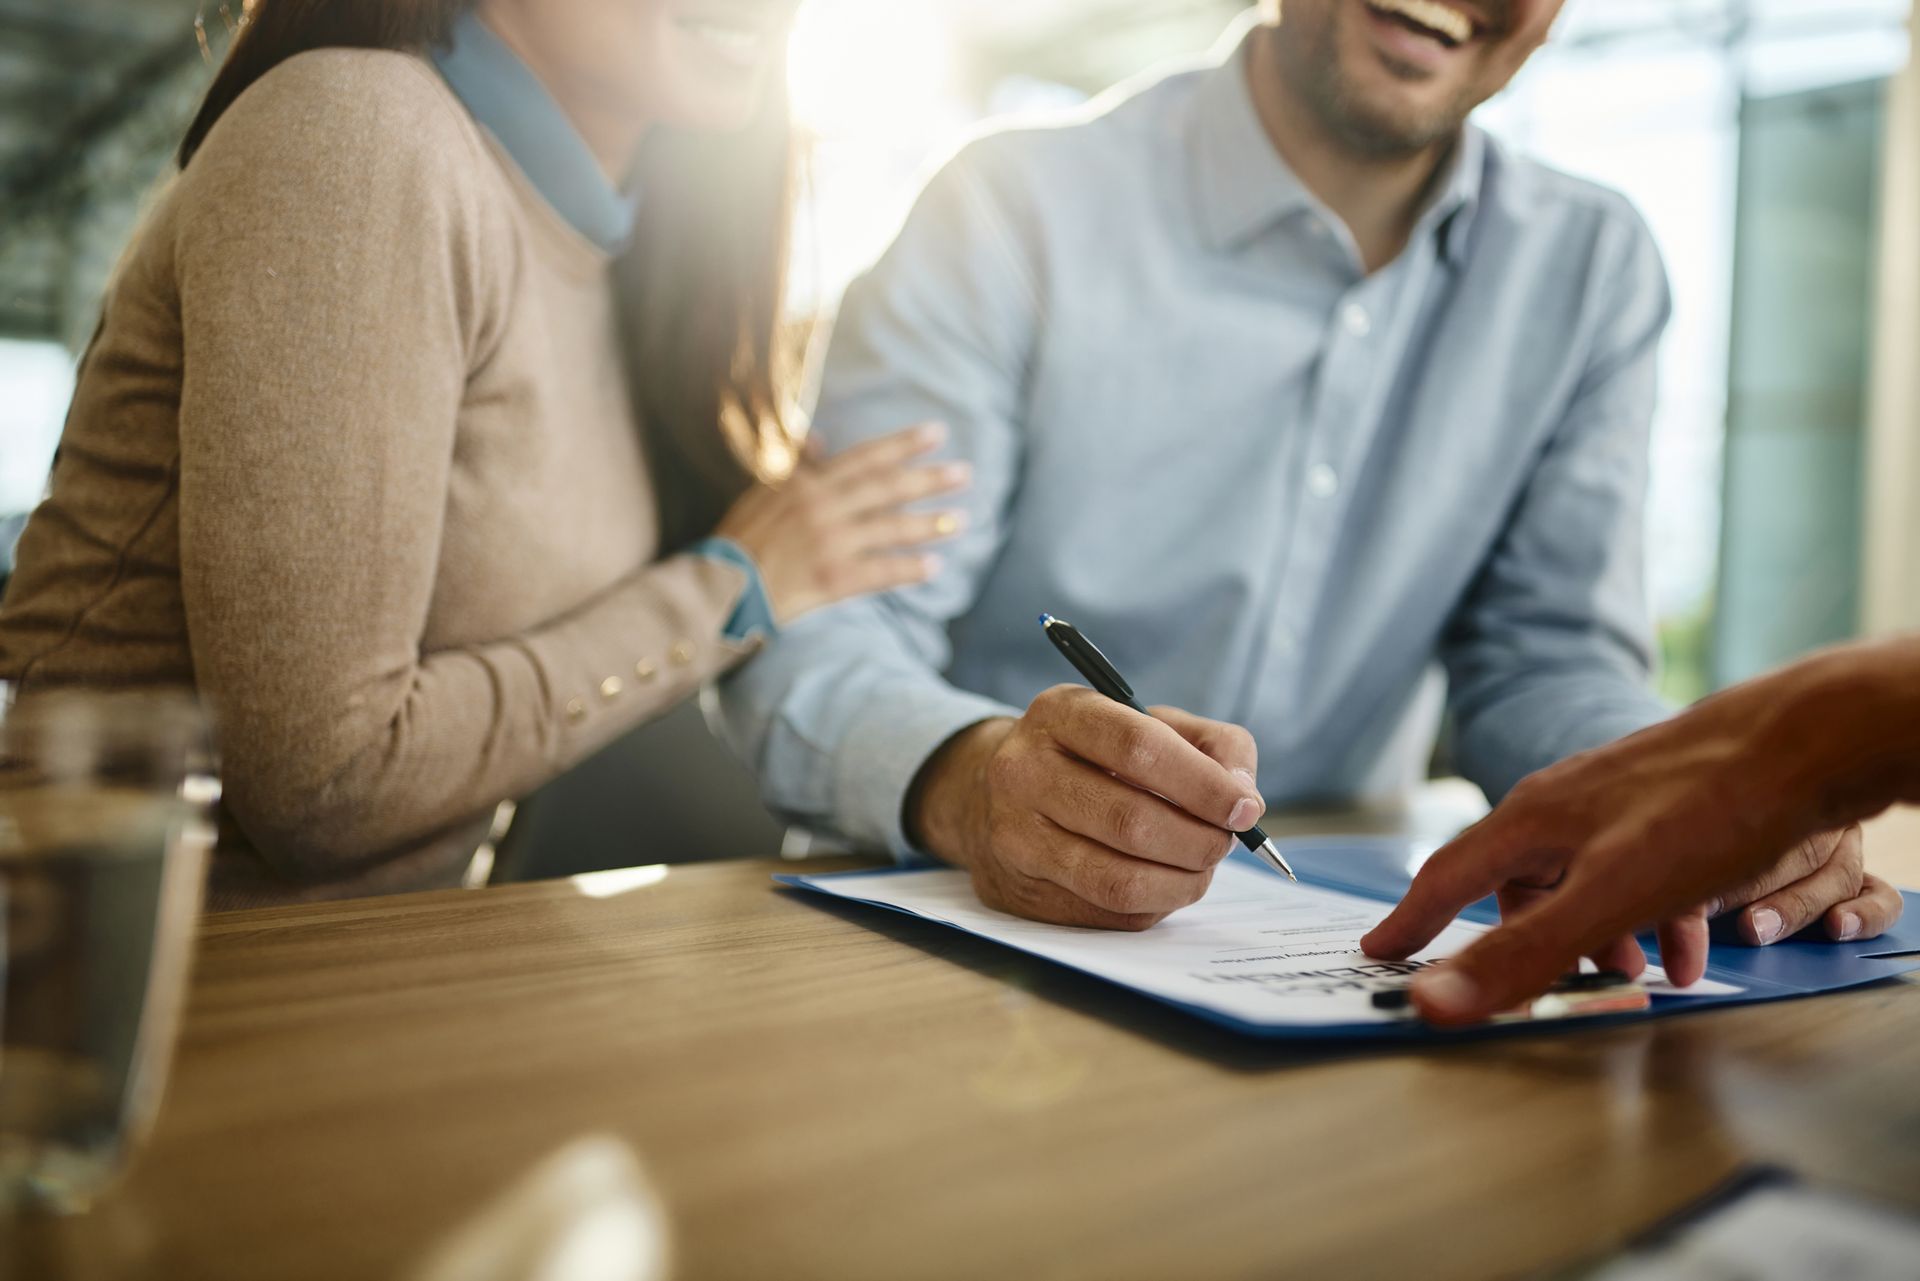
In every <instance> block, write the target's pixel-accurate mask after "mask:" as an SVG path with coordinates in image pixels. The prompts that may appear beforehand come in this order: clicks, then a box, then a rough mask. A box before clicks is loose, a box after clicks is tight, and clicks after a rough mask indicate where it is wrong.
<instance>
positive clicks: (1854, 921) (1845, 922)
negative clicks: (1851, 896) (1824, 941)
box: [1834, 912, 1860, 943]
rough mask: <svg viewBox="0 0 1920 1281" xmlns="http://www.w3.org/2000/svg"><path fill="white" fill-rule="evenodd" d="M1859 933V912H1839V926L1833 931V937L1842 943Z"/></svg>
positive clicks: (1857, 935) (1856, 936)
mask: <svg viewBox="0 0 1920 1281" xmlns="http://www.w3.org/2000/svg"><path fill="white" fill-rule="evenodd" d="M1859 935H1860V914H1859V913H1858V912H1842V913H1840V928H1839V929H1838V930H1836V931H1835V932H1834V938H1836V939H1838V940H1839V941H1840V942H1842V943H1844V942H1846V941H1847V940H1848V939H1850V938H1858V937H1859Z"/></svg>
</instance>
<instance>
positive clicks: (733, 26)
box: [679, 18, 760, 57]
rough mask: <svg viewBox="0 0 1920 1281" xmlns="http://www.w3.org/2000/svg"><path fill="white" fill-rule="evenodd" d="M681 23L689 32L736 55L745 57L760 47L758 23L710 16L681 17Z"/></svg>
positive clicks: (723, 50) (681, 27)
mask: <svg viewBox="0 0 1920 1281" xmlns="http://www.w3.org/2000/svg"><path fill="white" fill-rule="evenodd" d="M679 25H680V29H681V30H682V31H685V32H686V33H687V34H689V35H691V36H694V37H695V38H697V39H700V40H704V41H705V42H706V43H708V44H710V45H712V46H713V47H714V48H716V49H718V50H719V51H720V52H722V53H726V54H732V55H733V56H735V57H745V56H747V55H749V54H752V53H754V52H756V51H757V50H758V49H759V47H760V28H759V27H758V26H757V25H748V24H742V23H736V22H721V21H717V20H714V19H710V18H681V19H680V20H679Z"/></svg>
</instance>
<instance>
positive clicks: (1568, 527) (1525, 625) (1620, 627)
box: [1441, 209, 1671, 802]
mask: <svg viewBox="0 0 1920 1281" xmlns="http://www.w3.org/2000/svg"><path fill="white" fill-rule="evenodd" d="M1605 234H1608V235H1610V237H1611V243H1609V244H1606V245H1604V246H1603V249H1604V252H1605V256H1604V257H1603V258H1602V262H1603V264H1604V265H1603V266H1602V267H1601V268H1600V269H1597V270H1596V272H1595V278H1596V279H1598V280H1603V281H1609V282H1611V283H1610V284H1609V285H1608V286H1607V287H1606V292H1607V295H1608V298H1607V302H1606V304H1605V307H1604V311H1603V312H1602V316H1601V319H1600V321H1599V323H1598V326H1597V331H1598V333H1599V340H1598V341H1597V342H1596V343H1595V355H1594V358H1593V359H1592V360H1591V361H1590V362H1589V364H1588V366H1587V368H1586V371H1585V372H1584V374H1583V375H1582V377H1581V379H1580V381H1579V383H1578V385H1577V386H1576V388H1575V390H1574V393H1573V395H1572V398H1571V400H1570V401H1569V405H1568V408H1567V410H1566V412H1565V414H1564V415H1563V416H1562V418H1561V420H1560V422H1559V424H1558V426H1557V428H1556V429H1555V430H1554V432H1553V433H1552V434H1551V436H1550V438H1549V440H1548V443H1547V445H1546V447H1545V449H1544V451H1543V452H1542V454H1541V456H1540V458H1539V459H1538V461H1537V463H1536V465H1535V467H1534V469H1533V474H1532V477H1531V479H1530V480H1529V481H1528V482H1527V484H1526V486H1525V488H1524V490H1523V491H1522V493H1521V496H1520V498H1519V500H1518V502H1517V504H1516V505H1515V507H1514V510H1513V512H1512V514H1511V516H1510V518H1509V520H1508V523H1507V525H1506V528H1505V529H1504V531H1503V533H1502V535H1501V537H1500V539H1499V541H1498V543H1497V544H1496V545H1495V547H1494V549H1493V551H1492V553H1491V555H1489V557H1488V558H1487V560H1486V562H1485V564H1484V565H1483V566H1482V567H1481V569H1480V572H1479V574H1478V576H1477V578H1476V580H1475V582H1474V584H1473V586H1472V588H1471V589H1470V591H1469V592H1468V594H1467V596H1466V598H1465V599H1464V601H1463V602H1462V604H1461V606H1460V607H1459V608H1458V610H1457V611H1456V612H1455V614H1454V616H1453V618H1452V620H1451V622H1450V624H1449V626H1448V629H1447V632H1446V635H1445V637H1444V638H1443V641H1442V647H1441V657H1442V659H1443V661H1444V663H1445V666H1446V669H1447V674H1448V677H1449V681H1450V685H1449V698H1450V702H1451V706H1452V710H1453V713H1454V718H1455V728H1456V735H1457V739H1456V749H1457V752H1458V757H1459V762H1460V766H1461V769H1462V772H1464V773H1465V774H1466V775H1467V777H1469V778H1471V779H1472V780H1473V781H1474V782H1476V783H1478V784H1480V786H1481V787H1482V788H1483V789H1484V790H1485V791H1486V792H1487V794H1488V796H1489V797H1491V798H1492V799H1493V800H1494V801H1496V802H1497V801H1498V800H1499V799H1500V798H1501V797H1503V796H1505V795H1506V793H1507V792H1508V791H1509V790H1511V789H1512V787H1513V785H1514V784H1515V783H1518V782H1519V781H1520V780H1521V779H1522V778H1524V777H1526V776H1527V775H1528V774H1531V773H1533V772H1534V771H1535V770H1539V769H1543V768H1545V767H1546V766H1548V765H1551V764H1553V763H1554V762H1556V761H1559V760H1561V759H1563V758H1565V757H1567V756H1571V755H1573V754H1575V753H1577V752H1581V751H1585V750H1587V749H1589V748H1592V747H1598V746H1600V745H1602V744H1604V743H1608V742H1611V741H1613V740H1614V739H1616V738H1619V737H1622V736H1623V735H1626V734H1630V733H1633V732H1635V731H1637V730H1640V729H1644V728H1646V727H1647V726H1648V725H1651V724H1653V723H1655V722H1657V721H1659V720H1662V719H1664V718H1665V717H1666V716H1667V715H1668V714H1669V710H1670V709H1668V708H1667V707H1666V706H1665V704H1663V703H1662V702H1661V701H1660V700H1659V699H1658V698H1657V697H1656V696H1655V695H1654V694H1653V692H1652V690H1651V688H1650V683H1651V677H1652V670H1653V654H1654V649H1653V625H1652V620H1651V611H1650V608H1649V605H1648V600H1647V589H1646V578H1645V558H1646V536H1645V530H1646V490H1647V465H1648V452H1649V448H1650V430H1651V424H1652V420H1653V410H1654V399H1655V383H1656V373H1657V362H1658V355H1659V345H1660V337H1661V334H1662V333H1663V332H1664V330H1665V328H1666V324H1667V320H1668V318H1669V316H1670V314H1671V302H1670V295H1669V292H1668V287H1667V279H1666V273H1665V270H1664V268H1663V267H1662V265H1661V262H1660V256H1659V252H1658V250H1657V249H1656V247H1655V246H1654V243H1653V239H1652V236H1651V234H1650V233H1649V232H1648V231H1647V229H1646V227H1645V225H1644V223H1642V222H1641V221H1640V219H1639V217H1638V215H1637V214H1634V213H1632V212H1631V211H1630V210H1624V209H1623V210H1622V212H1621V213H1620V214H1619V215H1618V216H1616V217H1615V218H1614V219H1613V220H1612V221H1611V223H1610V225H1609V227H1608V231H1607V233H1605Z"/></svg>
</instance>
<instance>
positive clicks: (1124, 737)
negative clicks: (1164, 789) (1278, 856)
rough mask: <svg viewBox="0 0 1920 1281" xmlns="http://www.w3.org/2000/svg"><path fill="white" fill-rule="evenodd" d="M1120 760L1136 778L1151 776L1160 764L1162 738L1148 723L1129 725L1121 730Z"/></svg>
mask: <svg viewBox="0 0 1920 1281" xmlns="http://www.w3.org/2000/svg"><path fill="white" fill-rule="evenodd" d="M1119 751H1120V761H1121V764H1122V765H1123V767H1124V768H1125V769H1126V771H1127V772H1128V773H1129V774H1131V775H1132V776H1133V777H1135V778H1150V777H1152V776H1153V773H1154V771H1155V770H1157V769H1158V768H1159V766H1160V760H1161V754H1160V739H1159V736H1158V735H1156V734H1155V733H1154V732H1153V730H1152V728H1151V727H1149V726H1146V725H1129V726H1127V727H1126V728H1125V729H1123V730H1122V731H1120V741H1119Z"/></svg>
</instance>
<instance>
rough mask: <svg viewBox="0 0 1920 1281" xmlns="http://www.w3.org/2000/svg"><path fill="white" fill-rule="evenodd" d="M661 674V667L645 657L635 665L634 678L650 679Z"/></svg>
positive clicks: (638, 679) (639, 679)
mask: <svg viewBox="0 0 1920 1281" xmlns="http://www.w3.org/2000/svg"><path fill="white" fill-rule="evenodd" d="M659 674H660V669H659V668H657V667H655V666H654V665H653V664H652V663H651V662H650V661H648V660H647V659H644V658H643V659H641V660H640V661H639V662H637V663H635V664H634V665H633V679H635V680H637V681H650V680H652V679H653V678H654V677H656V676H658V675H659Z"/></svg>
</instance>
